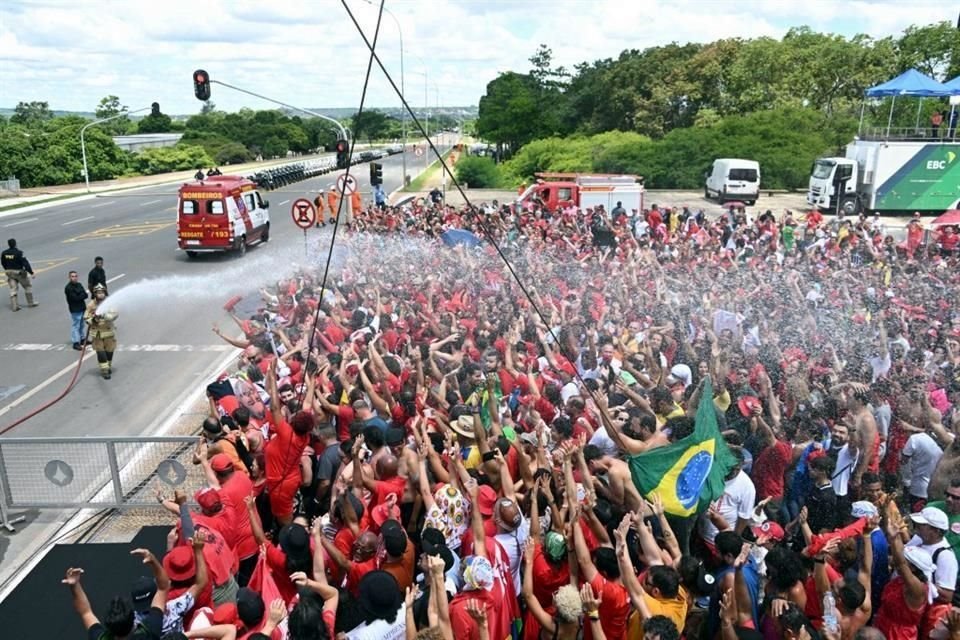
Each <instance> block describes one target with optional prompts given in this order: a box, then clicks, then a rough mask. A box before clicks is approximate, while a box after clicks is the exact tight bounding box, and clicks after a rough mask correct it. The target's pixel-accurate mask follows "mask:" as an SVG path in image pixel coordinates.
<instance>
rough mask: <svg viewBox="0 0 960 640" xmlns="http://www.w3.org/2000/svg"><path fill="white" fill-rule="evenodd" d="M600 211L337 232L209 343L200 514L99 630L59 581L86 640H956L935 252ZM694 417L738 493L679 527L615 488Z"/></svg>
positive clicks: (865, 227) (948, 441)
mask: <svg viewBox="0 0 960 640" xmlns="http://www.w3.org/2000/svg"><path fill="white" fill-rule="evenodd" d="M619 209H620V210H619V211H618V210H616V209H615V210H613V211H611V212H610V213H609V214H608V213H607V212H605V211H602V210H597V211H583V212H580V211H560V212H554V213H553V214H550V213H547V212H545V211H542V210H539V209H538V208H536V207H534V208H532V209H531V210H524V211H514V210H513V209H512V208H511V207H509V206H508V207H501V206H499V205H497V203H492V204H491V205H483V206H480V207H478V208H469V207H463V208H456V207H450V206H444V205H442V204H441V203H434V202H426V203H416V204H413V205H408V206H406V207H402V208H377V209H371V210H368V211H360V212H356V213H355V219H354V223H353V225H352V229H351V230H350V231H349V232H348V233H344V234H343V235H342V236H341V237H340V239H339V240H338V243H339V246H338V250H337V256H336V260H335V269H334V272H333V273H332V274H331V275H330V277H329V278H328V280H327V282H326V286H325V287H324V286H321V282H322V273H321V272H320V271H318V270H308V271H301V272H298V273H296V274H293V275H289V276H287V275H282V276H279V278H280V279H279V281H278V282H277V283H276V286H274V287H271V288H269V289H263V290H262V291H261V294H262V297H263V305H262V306H263V309H262V310H261V311H258V312H257V313H256V314H255V315H254V316H252V317H245V318H244V317H239V316H234V320H235V322H236V325H237V331H225V330H221V329H220V328H219V327H214V332H215V333H216V334H217V335H219V336H221V337H222V338H223V339H224V340H225V341H226V342H228V343H230V344H233V345H235V346H237V347H238V348H240V349H242V355H241V356H240V357H239V360H238V363H237V367H236V370H234V371H231V372H228V373H225V374H224V375H223V376H221V378H220V379H218V380H217V381H215V382H213V383H211V384H210V385H209V386H208V387H207V395H208V398H209V402H210V415H209V417H207V418H206V420H204V422H203V424H202V437H201V439H200V442H199V443H198V445H197V447H196V450H195V451H194V453H193V456H194V462H195V463H196V464H197V465H199V466H200V467H201V468H202V469H203V473H204V477H205V478H206V483H205V486H204V487H203V488H201V489H200V490H199V491H197V492H196V493H195V494H194V495H186V494H185V493H183V492H179V491H178V492H176V493H175V494H174V495H158V496H157V497H158V501H159V502H160V503H161V504H162V505H163V507H164V508H166V509H167V510H168V511H169V512H170V518H171V530H170V535H169V538H168V549H167V552H166V554H165V555H164V556H163V557H162V558H156V557H154V556H153V555H152V554H150V553H149V551H146V550H142V549H138V550H134V551H133V552H132V553H134V554H135V555H138V556H139V557H142V559H143V562H144V563H145V565H147V566H149V567H150V569H151V573H152V577H144V578H143V579H142V580H139V581H137V583H136V584H134V585H117V589H118V592H121V593H122V594H123V595H120V596H118V597H117V598H115V599H114V600H113V602H112V603H111V606H110V608H109V611H107V612H104V613H103V614H102V617H99V618H98V617H97V616H96V615H95V614H94V613H93V612H92V611H91V608H90V605H89V603H88V602H87V600H86V597H85V596H84V594H83V589H82V586H81V575H82V569H80V568H71V569H69V570H68V571H67V574H66V577H65V578H64V582H65V584H67V585H68V586H69V588H70V589H71V590H72V593H73V597H74V603H75V606H76V608H77V610H78V612H79V613H80V615H81V617H82V620H83V623H84V625H85V627H86V628H87V629H88V630H89V634H90V635H89V637H91V638H99V637H103V636H104V634H105V633H107V634H109V635H110V637H113V638H118V639H122V638H159V637H164V638H183V637H187V638H228V639H230V638H271V639H274V640H276V639H279V638H289V639H291V640H313V639H327V640H332V638H333V637H334V636H339V635H341V634H345V636H346V637H347V638H349V639H351V640H374V639H377V640H380V639H383V640H394V639H396V638H401V637H403V638H406V639H407V640H413V639H415V638H432V639H439V638H443V639H445V640H452V639H453V638H457V639H458V640H466V639H468V638H469V639H470V640H507V639H508V638H515V639H518V638H521V637H522V638H525V639H527V640H547V639H551V638H552V639H563V640H574V639H576V638H580V637H581V636H582V637H585V638H588V639H589V638H593V639H594V640H600V639H603V638H605V639H607V640H625V639H627V638H629V639H630V640H640V639H644V640H672V639H675V638H680V637H685V638H703V639H706V640H714V639H715V638H722V639H723V640H732V639H733V638H765V639H773V638H789V639H795V638H797V639H798V638H826V639H830V640H835V639H839V640H852V639H855V638H856V639H866V640H871V639H874V638H890V639H898V640H899V639H904V640H907V639H909V640H913V639H918V638H919V639H926V638H936V639H945V638H949V639H951V640H953V639H957V638H960V608H956V607H955V606H954V603H956V602H957V601H958V599H960V593H958V589H957V586H958V583H957V573H958V572H957V565H958V556H960V464H958V460H960V444H958V443H957V441H956V432H957V428H958V427H960V406H958V402H960V309H957V308H956V307H955V305H954V303H952V302H951V300H955V299H956V298H957V294H958V289H960V278H958V275H957V269H956V260H957V257H956V255H955V253H954V252H953V251H952V250H945V249H949V247H948V246H946V244H947V243H944V242H943V240H942V236H938V237H937V239H936V240H935V241H932V242H937V243H941V245H944V246H938V247H936V250H934V247H933V246H925V245H924V237H923V234H921V242H918V243H915V242H914V241H912V240H911V239H910V236H909V235H908V238H907V240H906V241H904V242H902V243H897V242H894V241H892V240H891V241H887V240H886V234H885V233H884V231H883V230H882V229H879V228H878V222H877V221H875V220H871V219H866V218H865V219H860V220H855V221H850V222H848V221H837V220H829V221H828V220H824V219H823V217H822V216H821V215H820V214H816V213H810V214H806V215H805V216H804V217H801V216H799V215H796V216H795V215H793V214H790V213H785V214H783V215H782V216H779V217H777V216H775V215H774V214H772V213H769V212H768V213H766V214H763V215H760V216H758V217H756V219H753V218H752V216H750V215H749V214H748V213H747V212H746V211H743V210H736V211H735V210H731V211H729V212H728V213H727V214H725V215H723V216H721V217H719V218H717V219H715V220H709V219H707V217H706V216H704V215H702V213H694V212H692V211H689V210H686V209H683V210H679V209H677V210H660V209H658V208H657V207H652V208H651V210H649V211H645V212H643V213H642V214H641V213H639V212H626V211H623V210H622V208H619ZM911 224H917V225H918V223H911ZM451 229H462V230H465V231H468V232H472V233H473V234H475V237H476V238H478V239H480V240H481V242H479V243H472V242H471V243H466V244H463V243H459V242H455V243H452V245H453V246H449V245H450V244H451V243H449V242H447V241H448V240H449V234H447V232H448V231H450V230H451ZM951 233H952V231H951ZM878 236H879V240H877V237H878ZM458 237H459V238H460V239H461V240H462V237H463V235H462V234H461V235H460V236H458ZM491 240H495V241H496V243H497V247H496V248H495V247H494V245H493V243H492V242H491ZM474 245H475V246H474ZM497 248H499V252H498V251H497ZM921 258H922V259H921ZM701 402H702V403H705V406H706V407H710V403H711V402H712V406H713V409H714V412H715V414H716V419H717V423H718V425H719V427H718V428H719V430H720V432H721V433H722V436H723V440H722V441H721V444H722V443H723V442H725V443H726V444H725V445H723V446H726V447H727V448H728V449H729V450H730V452H731V453H732V456H727V457H728V458H732V460H733V461H734V462H733V464H732V465H730V466H729V468H724V471H726V476H725V478H726V479H725V484H724V487H723V492H722V493H721V494H719V495H715V496H710V497H711V498H712V500H711V502H710V506H709V508H708V509H704V510H703V511H702V512H700V513H694V514H693V515H678V514H677V513H673V512H672V511H671V508H670V505H669V503H668V501H667V500H665V496H662V495H661V494H660V493H658V492H656V491H648V490H646V489H644V488H642V487H640V486H638V484H637V482H635V477H634V474H633V473H632V472H631V466H632V465H634V468H635V465H637V464H639V465H642V464H643V460H644V456H649V455H653V454H655V453H656V450H657V449H658V448H661V447H670V446H674V445H676V443H681V445H682V443H684V442H686V439H688V438H690V437H691V434H692V433H693V432H694V430H695V428H696V416H697V410H698V408H699V407H700V405H701ZM682 475H683V474H681V476H682ZM688 480H689V478H687V479H685V478H683V477H678V478H674V479H673V481H674V482H677V483H682V482H686V481H688ZM193 505H195V506H193Z"/></svg>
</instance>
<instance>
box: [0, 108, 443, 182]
mask: <svg viewBox="0 0 960 640" xmlns="http://www.w3.org/2000/svg"><path fill="white" fill-rule="evenodd" d="M157 107H158V108H156V109H154V110H152V111H151V113H150V114H149V115H146V116H144V117H142V118H139V119H134V118H132V117H130V114H129V113H128V108H127V107H126V106H124V105H123V104H122V103H121V101H120V99H119V98H118V97H117V96H113V95H110V96H105V97H104V98H103V99H102V100H100V103H99V104H98V105H97V107H96V109H95V111H94V115H95V119H97V120H101V119H104V118H113V119H112V120H110V121H108V122H103V123H100V124H98V125H97V126H94V127H90V128H88V129H87V130H86V132H85V133H84V143H85V146H86V152H87V165H88V170H89V172H90V180H91V181H96V180H110V179H113V178H117V177H121V176H132V175H152V174H158V173H167V172H171V171H181V170H187V169H191V170H192V169H198V168H201V167H212V166H225V165H232V164H239V163H244V162H251V161H254V160H256V159H258V158H282V157H286V156H287V154H288V153H289V152H293V153H295V154H306V153H311V152H315V151H323V150H331V149H332V148H333V146H334V145H335V143H336V141H337V138H338V137H339V132H338V129H337V128H336V127H335V126H334V125H333V124H332V123H330V122H328V121H326V120H323V119H321V118H313V117H308V118H302V117H300V116H296V115H294V116H290V115H287V114H285V113H283V112H281V111H279V110H272V109H271V110H253V109H240V111H238V112H236V113H227V112H224V111H221V110H218V109H217V108H216V105H214V104H213V103H212V102H206V103H204V104H203V106H202V108H201V110H200V113H198V114H195V115H192V116H190V117H188V118H186V119H173V118H171V117H170V116H169V115H167V114H164V113H163V112H162V111H160V109H159V105H157ZM92 121H93V120H89V119H87V118H84V117H81V116H77V115H64V116H57V115H55V114H54V112H53V111H52V109H51V108H50V105H49V104H48V103H47V102H41V101H30V102H20V103H19V104H17V106H16V108H15V109H14V113H13V114H12V115H11V116H10V117H9V118H5V117H3V116H0V180H4V179H7V178H9V177H15V178H17V179H19V180H20V185H21V186H22V187H24V188H31V187H41V186H49V185H57V184H71V183H76V182H81V181H82V180H83V162H82V155H81V149H80V129H81V128H82V127H84V126H85V125H87V124H90V122H92ZM453 123H454V120H453V118H452V117H450V116H446V115H441V114H437V115H435V116H433V117H432V119H431V128H433V127H435V126H442V127H449V126H453ZM343 124H344V126H346V127H347V128H349V129H350V130H351V131H352V132H353V135H354V137H356V138H357V139H358V140H363V141H373V140H385V139H391V140H399V139H400V136H401V128H402V123H401V122H400V121H399V120H398V119H396V118H392V117H390V116H387V115H385V114H383V113H382V112H379V111H376V110H367V111H365V112H364V113H363V114H361V117H359V118H358V117H357V116H356V115H354V117H353V118H350V119H347V120H346V121H344V123H343ZM408 129H409V130H410V132H411V135H413V127H412V126H410V125H409V124H408ZM142 133H181V134H183V135H182V138H181V139H180V141H179V142H178V143H177V144H176V145H175V146H171V147H162V148H152V149H145V150H143V151H141V152H139V153H131V152H128V151H124V150H122V149H121V148H120V147H118V146H117V145H116V144H115V143H114V142H113V139H112V138H111V136H116V135H124V134H142Z"/></svg>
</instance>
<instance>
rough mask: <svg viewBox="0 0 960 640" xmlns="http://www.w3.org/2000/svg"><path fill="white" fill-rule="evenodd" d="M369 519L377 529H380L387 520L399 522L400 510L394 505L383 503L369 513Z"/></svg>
mask: <svg viewBox="0 0 960 640" xmlns="http://www.w3.org/2000/svg"><path fill="white" fill-rule="evenodd" d="M370 517H371V518H373V522H374V524H376V525H377V527H382V526H383V523H384V522H386V521H387V520H398V521H399V520H400V519H401V515H400V508H399V507H398V506H397V505H395V504H392V505H390V504H387V503H385V502H383V503H380V504H378V505H377V506H375V507H374V508H373V509H372V510H371V511H370Z"/></svg>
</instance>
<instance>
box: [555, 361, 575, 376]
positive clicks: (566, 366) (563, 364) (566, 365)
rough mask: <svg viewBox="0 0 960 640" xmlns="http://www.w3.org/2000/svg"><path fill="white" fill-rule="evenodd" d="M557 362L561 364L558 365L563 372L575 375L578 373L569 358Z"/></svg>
mask: <svg viewBox="0 0 960 640" xmlns="http://www.w3.org/2000/svg"><path fill="white" fill-rule="evenodd" d="M557 364H558V365H559V366H558V367H557V369H558V370H560V371H561V372H563V373H565V374H567V375H568V376H575V375H577V370H576V369H574V367H573V365H572V364H570V361H569V360H562V361H560V362H558V363H557Z"/></svg>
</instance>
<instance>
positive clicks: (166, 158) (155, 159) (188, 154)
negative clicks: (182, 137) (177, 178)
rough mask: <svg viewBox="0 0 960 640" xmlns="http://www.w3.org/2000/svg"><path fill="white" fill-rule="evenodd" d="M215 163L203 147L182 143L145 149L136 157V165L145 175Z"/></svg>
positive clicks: (197, 167)
mask: <svg viewBox="0 0 960 640" xmlns="http://www.w3.org/2000/svg"><path fill="white" fill-rule="evenodd" d="M213 164H214V163H213V160H212V159H211V158H210V156H209V155H208V154H207V152H206V151H205V150H204V148H203V147H198V146H194V145H181V144H178V145H177V146H175V147H161V148H158V149H144V150H143V151H142V152H140V153H139V154H138V155H137V156H136V157H135V158H134V166H135V167H136V169H137V171H139V172H140V173H142V174H144V175H153V174H156V173H169V172H171V171H184V170H186V169H200V168H202V167H210V166H213Z"/></svg>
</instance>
